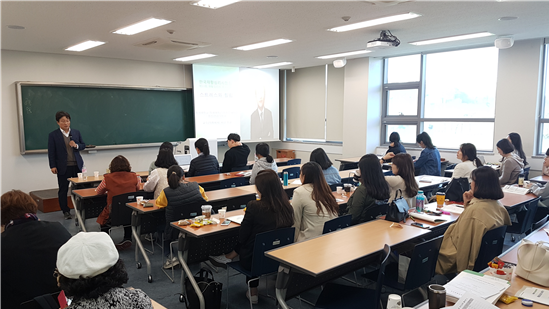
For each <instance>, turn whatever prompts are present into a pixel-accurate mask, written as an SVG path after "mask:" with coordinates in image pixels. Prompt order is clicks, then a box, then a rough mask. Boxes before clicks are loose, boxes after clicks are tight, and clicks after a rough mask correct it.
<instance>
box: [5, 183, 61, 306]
mask: <svg viewBox="0 0 549 309" xmlns="http://www.w3.org/2000/svg"><path fill="white" fill-rule="evenodd" d="M1 202H2V206H1V207H2V306H1V307H2V308H19V305H20V304H21V303H22V302H25V301H28V300H32V299H33V298H35V297H37V296H40V295H44V294H48V293H55V292H58V291H59V288H58V287H57V282H56V281H55V278H53V277H52V275H51V274H52V273H53V271H54V270H55V261H56V259H57V250H59V247H61V246H62V245H63V244H64V243H65V242H67V240H69V239H70V238H71V235H70V234H69V232H68V231H67V230H66V229H65V228H64V227H63V225H61V224H60V223H59V222H48V221H40V220H39V219H38V217H37V216H36V211H37V210H38V206H37V205H36V202H35V201H34V200H33V199H32V197H30V196H29V195H28V194H26V193H23V192H21V191H19V190H12V191H9V192H6V193H4V194H2V201H1Z"/></svg>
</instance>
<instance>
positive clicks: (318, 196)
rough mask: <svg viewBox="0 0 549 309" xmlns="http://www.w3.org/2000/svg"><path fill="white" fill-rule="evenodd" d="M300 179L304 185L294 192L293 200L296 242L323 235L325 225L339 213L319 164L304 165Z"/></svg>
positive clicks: (308, 163)
mask: <svg viewBox="0 0 549 309" xmlns="http://www.w3.org/2000/svg"><path fill="white" fill-rule="evenodd" d="M300 179H301V183H302V184H303V185H302V186H301V187H299V188H297V189H295V190H294V195H293V198H292V207H293V208H294V227H295V229H296V233H295V241H296V242H299V241H303V240H307V239H309V238H313V237H315V236H319V235H321V234H322V230H323V228H324V223H325V222H326V221H329V220H331V219H333V218H336V217H337V216H338V213H339V205H338V204H337V202H336V199H335V197H334V196H333V195H332V190H330V186H328V184H327V183H326V180H325V179H324V175H323V174H322V168H321V167H320V165H318V163H316V162H307V163H305V164H303V166H302V167H301V176H300Z"/></svg>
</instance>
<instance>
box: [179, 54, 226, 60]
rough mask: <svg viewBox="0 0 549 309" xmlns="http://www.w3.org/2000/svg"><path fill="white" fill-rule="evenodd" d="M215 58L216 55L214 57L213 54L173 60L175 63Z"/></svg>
mask: <svg viewBox="0 0 549 309" xmlns="http://www.w3.org/2000/svg"><path fill="white" fill-rule="evenodd" d="M215 56H217V55H214V54H198V55H194V56H188V57H181V58H176V59H174V60H175V61H192V60H198V59H204V58H210V57H215Z"/></svg>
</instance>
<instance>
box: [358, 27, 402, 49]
mask: <svg viewBox="0 0 549 309" xmlns="http://www.w3.org/2000/svg"><path fill="white" fill-rule="evenodd" d="M398 45H400V40H399V39H398V38H397V37H396V36H394V35H393V34H392V33H391V31H389V30H383V31H381V33H380V35H379V38H377V39H375V40H372V41H369V42H368V43H367V44H366V48H368V49H387V48H393V47H397V46H398Z"/></svg>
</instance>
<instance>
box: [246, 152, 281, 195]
mask: <svg viewBox="0 0 549 309" xmlns="http://www.w3.org/2000/svg"><path fill="white" fill-rule="evenodd" d="M255 156H256V157H257V159H256V160H255V163H254V166H253V168H252V175H251V176H250V184H251V185H253V184H255V177H256V176H257V173H259V172H260V171H262V170H266V169H271V170H273V171H275V172H278V166H277V165H276V162H275V161H274V159H273V157H272V156H271V155H270V154H269V144H267V143H259V144H257V145H256V146H255Z"/></svg>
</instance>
